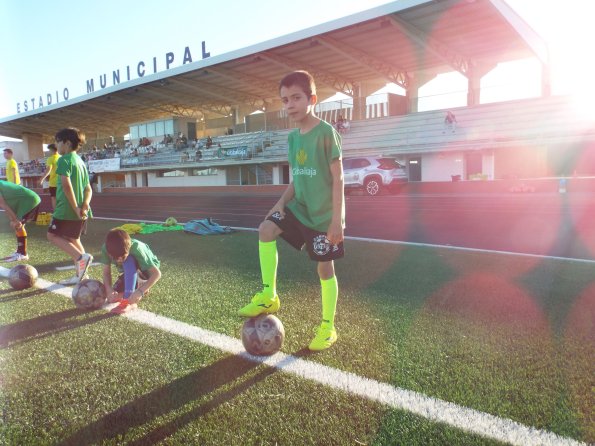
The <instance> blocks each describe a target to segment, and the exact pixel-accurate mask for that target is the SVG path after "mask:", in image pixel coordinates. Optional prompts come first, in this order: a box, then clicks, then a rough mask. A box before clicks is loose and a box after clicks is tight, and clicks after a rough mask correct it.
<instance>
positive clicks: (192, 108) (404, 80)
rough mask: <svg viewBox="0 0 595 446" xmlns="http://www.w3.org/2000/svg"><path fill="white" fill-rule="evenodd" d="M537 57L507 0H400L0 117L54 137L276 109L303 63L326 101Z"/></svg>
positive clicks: (537, 42)
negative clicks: (282, 88) (71, 129)
mask: <svg viewBox="0 0 595 446" xmlns="http://www.w3.org/2000/svg"><path fill="white" fill-rule="evenodd" d="M529 57H536V58H537V59H539V60H540V61H541V62H543V63H544V64H547V49H546V46H545V43H544V42H543V41H542V39H541V38H540V37H539V36H538V35H537V34H536V33H535V32H534V31H533V30H532V29H531V28H530V27H529V26H528V25H527V24H526V23H525V22H524V21H523V20H522V19H521V18H520V17H519V16H518V15H517V14H516V13H515V12H514V11H513V10H512V9H511V8H510V7H509V6H508V5H507V4H506V3H505V2H504V1H503V0H430V1H428V0H399V1H395V2H393V3H390V4H387V5H383V6H380V7H377V8H374V9H370V10H368V11H364V12H361V13H358V14H354V15H351V16H348V17H344V18H341V19H338V20H334V21H331V22H328V23H325V24H322V25H319V26H315V27H312V28H308V29H305V30H303V31H300V32H296V33H293V34H289V35H286V36H283V37H279V38H276V39H273V40H270V41H267V42H263V43H260V44H257V45H253V46H250V47H247V48H243V49H240V50H237V51H233V52H230V53H226V54H223V55H217V56H212V57H209V58H206V59H202V60H200V61H196V62H192V63H188V64H186V65H183V66H180V67H177V68H173V69H170V70H167V71H162V72H158V73H155V74H152V75H147V76H145V77H141V78H138V79H134V80H131V81H128V82H123V83H120V84H118V85H114V86H111V87H107V88H104V89H101V90H96V91H95V92H93V93H90V94H87V95H84V96H81V97H78V98H74V99H71V100H69V101H67V102H62V103H57V104H53V105H49V106H46V107H43V108H39V109H36V110H30V111H28V112H23V113H20V114H17V115H14V116H10V117H7V118H3V119H0V134H2V135H5V136H10V137H14V138H20V137H22V135H24V134H27V133H37V134H42V135H43V136H44V138H45V140H46V141H49V140H50V139H51V138H52V136H53V135H54V133H55V132H56V131H57V130H58V129H60V128H63V127H67V126H76V127H78V128H80V129H81V130H83V131H85V132H86V133H97V134H99V135H123V134H126V133H128V126H129V124H132V123H137V122H143V121H150V120H157V119H163V118H171V117H172V116H182V117H196V118H197V119H199V118H201V117H203V116H208V117H209V118H213V117H220V116H226V115H228V114H229V113H230V112H231V109H232V107H234V106H240V107H243V108H244V109H247V110H250V111H254V110H257V109H262V108H263V107H266V109H267V110H273V109H275V108H278V107H279V102H278V82H279V79H281V77H283V75H285V74H286V73H287V72H289V71H291V70H295V69H306V70H308V71H310V72H311V73H312V74H313V75H314V77H315V79H316V82H317V87H318V96H319V100H320V99H325V98H327V97H330V96H332V95H333V94H335V93H336V92H342V93H345V94H347V95H353V94H354V92H357V88H358V86H361V85H369V86H376V88H381V87H382V86H384V85H385V84H386V83H388V82H394V83H396V84H398V85H401V86H403V87H407V86H408V85H409V82H410V79H411V78H412V77H414V76H416V75H418V73H428V74H431V75H435V74H439V73H442V72H449V71H453V70H456V71H459V72H461V73H462V74H464V75H468V74H469V73H470V72H472V71H473V70H474V69H479V70H481V69H482V68H483V67H490V68H491V67H493V66H495V65H496V64H497V63H499V62H503V61H510V60H517V59H521V58H529ZM248 113H250V112H248Z"/></svg>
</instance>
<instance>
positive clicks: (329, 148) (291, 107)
mask: <svg viewBox="0 0 595 446" xmlns="http://www.w3.org/2000/svg"><path fill="white" fill-rule="evenodd" d="M279 92H280V95H281V101H282V103H283V107H284V109H285V110H286V111H287V114H288V116H289V118H290V119H292V120H293V121H294V122H295V123H296V124H297V129H296V130H294V131H292V132H291V133H290V134H289V136H288V143H289V152H288V155H289V164H290V168H291V173H292V177H293V179H292V182H291V183H290V184H289V186H288V187H287V189H286V190H285V192H284V193H283V195H282V196H281V198H280V199H279V201H278V202H277V203H276V204H275V205H274V206H273V207H272V209H271V210H270V211H269V212H268V214H267V215H266V217H265V220H264V221H263V222H262V223H261V224H260V226H259V228H258V238H259V242H258V243H259V245H258V246H259V250H258V252H259V258H260V269H261V274H262V281H263V289H262V291H260V292H258V293H256V295H255V296H254V297H253V298H252V301H251V302H250V303H249V304H248V305H246V306H245V307H243V308H242V309H241V310H240V311H239V314H240V315H241V316H245V317H254V316H257V315H259V314H263V313H274V312H276V311H278V310H279V307H280V302H279V297H278V296H277V291H276V279H277V264H278V260H277V244H276V239H277V237H279V236H281V237H282V238H283V239H284V240H285V241H287V242H288V243H289V244H290V245H291V246H293V247H294V248H296V249H298V250H301V249H303V248H304V247H305V248H306V250H307V251H308V254H309V256H310V259H312V260H314V261H316V262H318V276H319V278H320V285H321V289H322V323H321V325H320V327H318V330H317V333H316V336H315V337H314V339H313V340H312V342H311V343H310V345H309V349H310V350H313V351H319V350H324V349H327V348H329V347H330V346H331V345H332V344H333V343H334V342H335V341H336V340H337V333H336V330H335V312H336V306H337V297H338V285H337V278H336V276H335V267H334V263H333V261H334V260H335V259H339V258H341V257H343V255H344V252H343V229H344V227H345V204H344V192H343V167H342V164H341V137H340V136H339V134H338V133H337V131H336V130H335V129H334V128H333V127H332V126H331V125H330V124H329V123H327V122H325V121H322V120H320V119H319V118H318V117H316V116H315V115H314V106H315V105H316V101H317V97H316V86H315V84H314V79H313V78H312V76H311V75H310V74H309V73H308V72H306V71H295V72H293V73H290V74H288V75H287V76H285V77H284V78H283V79H282V80H281V82H280V85H279Z"/></svg>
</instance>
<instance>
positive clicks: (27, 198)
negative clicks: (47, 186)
mask: <svg viewBox="0 0 595 446" xmlns="http://www.w3.org/2000/svg"><path fill="white" fill-rule="evenodd" d="M0 195H2V198H3V199H4V201H5V202H6V204H7V205H8V207H9V208H10V209H12V211H13V212H14V213H15V214H16V216H17V218H18V219H19V220H20V219H21V218H23V215H25V214H26V213H27V212H29V211H30V210H31V209H33V208H34V207H35V206H37V205H38V204H39V203H41V198H39V195H37V194H36V193H35V192H33V191H32V190H29V189H27V188H26V187H23V186H21V185H20V184H14V183H10V182H9V181H3V180H0Z"/></svg>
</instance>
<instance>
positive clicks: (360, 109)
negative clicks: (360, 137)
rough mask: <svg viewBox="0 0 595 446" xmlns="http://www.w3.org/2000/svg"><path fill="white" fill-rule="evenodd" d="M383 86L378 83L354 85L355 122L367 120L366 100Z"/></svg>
mask: <svg viewBox="0 0 595 446" xmlns="http://www.w3.org/2000/svg"><path fill="white" fill-rule="evenodd" d="M383 86H384V84H381V83H378V82H358V83H356V84H354V85H353V118H352V119H353V120H361V119H366V98H367V97H368V96H369V95H371V94H372V93H373V92H375V91H376V90H379V89H380V88H382V87H383Z"/></svg>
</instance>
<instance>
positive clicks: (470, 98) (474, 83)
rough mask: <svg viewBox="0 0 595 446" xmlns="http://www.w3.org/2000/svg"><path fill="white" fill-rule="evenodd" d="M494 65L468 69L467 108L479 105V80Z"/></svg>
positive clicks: (476, 66) (494, 66) (474, 66)
mask: <svg viewBox="0 0 595 446" xmlns="http://www.w3.org/2000/svg"><path fill="white" fill-rule="evenodd" d="M494 68H496V65H490V66H487V65H482V66H479V65H473V66H470V67H469V71H468V73H467V106H468V107H470V106H473V105H479V104H480V103H481V78H482V77H484V76H485V75H486V74H487V73H489V72H490V71H491V70H493V69H494Z"/></svg>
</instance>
